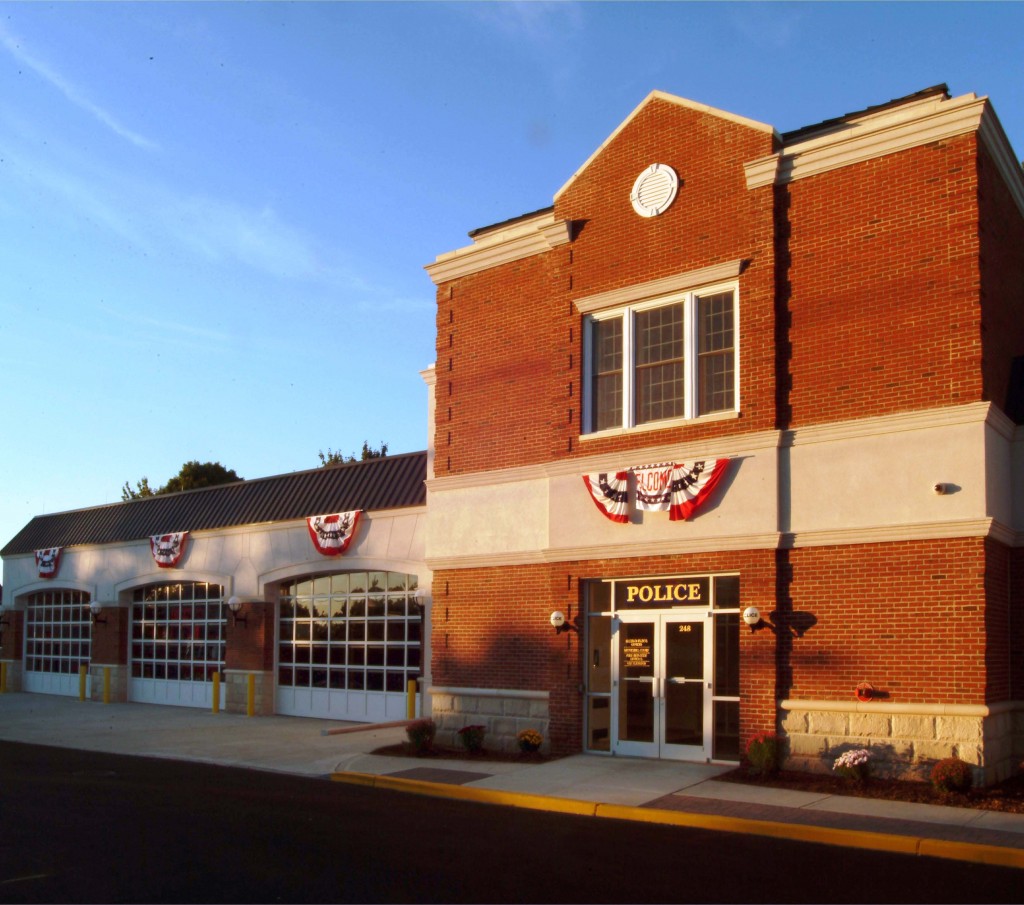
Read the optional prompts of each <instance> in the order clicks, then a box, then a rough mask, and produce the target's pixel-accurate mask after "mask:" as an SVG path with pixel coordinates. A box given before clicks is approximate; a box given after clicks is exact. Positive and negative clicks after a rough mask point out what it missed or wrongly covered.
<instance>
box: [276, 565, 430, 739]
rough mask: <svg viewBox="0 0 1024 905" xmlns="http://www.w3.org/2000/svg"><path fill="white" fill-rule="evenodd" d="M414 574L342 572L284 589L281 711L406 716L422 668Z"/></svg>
mask: <svg viewBox="0 0 1024 905" xmlns="http://www.w3.org/2000/svg"><path fill="white" fill-rule="evenodd" d="M416 587H417V579H416V576H415V575H405V574H402V573H400V572H340V573H336V574H334V575H317V576H308V577H304V578H300V579H293V580H290V581H287V582H284V583H282V585H281V586H280V588H279V599H280V616H279V619H278V648H277V650H278V654H277V656H278V664H277V712H278V713H285V714H291V715H301V716H317V717H326V718H330V719H339V720H366V721H380V720H394V719H402V718H403V717H405V716H406V707H407V698H406V687H407V685H406V683H407V682H408V681H409V680H410V679H415V678H416V677H417V676H418V675H419V674H420V659H421V633H422V627H421V618H420V609H419V607H418V606H417V604H416V600H415V592H416Z"/></svg>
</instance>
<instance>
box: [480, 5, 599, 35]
mask: <svg viewBox="0 0 1024 905" xmlns="http://www.w3.org/2000/svg"><path fill="white" fill-rule="evenodd" d="M466 8H467V9H469V10H470V11H471V12H472V13H473V15H475V16H476V17H477V18H478V19H479V20H480V21H482V22H484V23H485V24H488V25H490V26H491V27H493V28H496V29H497V30H498V31H501V32H503V33H505V34H506V35H508V36H509V37H514V38H519V39H522V38H525V39H527V40H530V41H533V42H535V43H545V42H549V41H555V40H558V41H564V40H565V31H566V29H567V28H570V29H575V28H578V27H580V26H581V25H582V23H583V13H582V9H581V7H580V4H578V3H569V2H567V3H562V2H554V3H544V2H535V0H518V2H512V3H473V4H470V5H469V6H468V7H466Z"/></svg>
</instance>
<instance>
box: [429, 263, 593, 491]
mask: <svg viewBox="0 0 1024 905" xmlns="http://www.w3.org/2000/svg"><path fill="white" fill-rule="evenodd" d="M568 258H569V251H568V249H566V248H564V247H563V248H559V249H556V250H554V251H552V252H550V253H548V254H545V255H535V256H533V257H530V258H526V259H523V260H521V261H515V262H513V263H510V264H505V265H503V266H501V267H496V268H493V269H491V270H488V271H486V272H483V273H478V274H472V275H470V276H467V277H463V278H462V279H460V280H456V281H453V282H452V283H449V284H445V285H444V286H441V287H440V288H439V289H438V292H437V297H438V312H437V384H436V388H435V394H436V395H435V400H436V406H437V408H436V413H435V435H434V442H435V447H434V448H435V451H436V459H435V464H434V467H435V471H436V474H437V476H438V477H444V476H446V475H451V474H460V473H464V472H473V471H480V470H483V469H488V468H504V467H512V466H518V465H527V464H532V463H536V462H543V461H547V460H549V459H551V458H554V457H556V456H557V455H559V454H560V453H561V452H562V450H559V449H555V448H553V443H555V442H556V441H555V436H556V435H557V433H558V430H559V429H560V430H561V432H562V433H564V432H565V421H566V417H567V415H566V411H565V410H564V409H565V406H564V404H563V403H564V401H565V399H566V385H567V383H568V382H570V381H571V380H572V376H571V372H570V365H571V363H570V362H569V360H568V356H569V355H571V354H572V352H571V351H570V350H569V349H568V348H567V347H566V345H565V337H566V335H567V334H568V331H569V330H570V328H571V319H570V317H569V312H568V307H567V302H566V300H565V298H564V283H565V279H566V276H565V265H566V263H567V261H568ZM577 355H578V353H577ZM556 425H557V428H556Z"/></svg>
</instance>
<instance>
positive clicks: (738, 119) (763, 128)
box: [555, 91, 779, 201]
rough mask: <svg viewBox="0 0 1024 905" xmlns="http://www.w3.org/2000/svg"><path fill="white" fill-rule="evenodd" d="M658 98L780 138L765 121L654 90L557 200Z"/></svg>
mask: <svg viewBox="0 0 1024 905" xmlns="http://www.w3.org/2000/svg"><path fill="white" fill-rule="evenodd" d="M656 100H658V101H665V102H666V103H669V104H675V105H676V106H677V107H685V108H687V109H688V110H696V111H697V112H699V113H706V114H708V115H709V116H717V117H718V118H719V119H724V120H728V121H729V122H731V123H736V124H737V125H740V126H746V127H747V128H748V129H755V130H757V131H758V132H767V133H768V134H769V135H772V136H774V137H775V138H776V139H778V137H779V134H778V132H776V131H775V128H774V126H769V125H767V124H765V123H759V122H757V121H756V120H753V119H747V118H746V117H745V116H738V115H737V114H735V113H729V112H728V111H727V110H719V109H717V108H716V107H709V106H708V105H707V104H699V103H697V102H696V101H691V100H687V99H686V98H685V97H677V96H676V95H674V94H668V93H667V92H665V91H652V92H651V93H650V94H648V95H647V97H645V98H644V99H643V100H642V101H641V102H640V103H639V104H638V105H637V107H636V109H635V110H633V112H632V113H630V114H629V116H627V117H626V118H625V119H624V120H623V121H622V122H621V123H619V125H618V126H617V127H616V129H615V131H614V132H612V134H611V135H609V136H608V137H607V138H606V139H605V140H604V141H603V142H601V144H600V146H599V147H598V148H597V150H595V151H594V153H593V154H591V155H590V156H589V157H588V158H587V159H586V161H584V163H583V165H582V166H581V167H579V168H578V169H577V170H576V172H575V173H573V174H572V176H570V177H569V181H568V182H566V183H565V185H563V186H562V187H561V188H560V189H559V190H558V191H557V192H555V200H556V201H557V200H558V198H559V196H561V195H562V194H563V193H564V192H565V191H566V189H568V188H569V186H570V185H572V184H573V183H574V182H575V181H576V179H577V178H578V177H579V176H580V174H581V173H582V172H583V171H584V170H585V169H586V168H587V167H589V166H590V164H591V163H593V162H594V159H595V158H596V157H597V156H598V155H599V154H600V153H601V152H602V151H603V150H604V149H605V148H607V147H608V145H610V144H611V143H612V142H613V141H614V140H615V137H616V136H617V135H618V134H619V133H620V132H621V131H622V130H623V129H625V128H626V126H628V125H629V124H630V123H631V122H632V121H633V119H635V118H636V116H637V115H638V114H639V113H640V111H641V110H643V109H644V107H646V106H647V105H648V104H650V103H652V102H653V101H656Z"/></svg>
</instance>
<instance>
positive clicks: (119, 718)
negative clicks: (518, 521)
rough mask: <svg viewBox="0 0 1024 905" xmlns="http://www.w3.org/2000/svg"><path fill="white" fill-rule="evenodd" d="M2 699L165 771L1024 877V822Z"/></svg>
mask: <svg viewBox="0 0 1024 905" xmlns="http://www.w3.org/2000/svg"><path fill="white" fill-rule="evenodd" d="M356 725H357V724H352V723H339V722H332V721H328V720H317V719H305V718H299V717H285V716H273V717H255V718H248V717H245V716H242V715H239V714H230V713H219V714H213V713H211V712H209V711H205V710H193V709H190V708H182V707H159V706H154V705H148V704H111V705H103V704H97V703H92V702H88V701H86V702H81V701H78V700H77V699H74V698H62V697H55V696H49V695H33V694H5V695H0V740H6V741H17V742H28V743H33V744H39V745H52V746H56V747H66V748H79V749H85V750H92V751H108V752H111V753H116V754H129V755H142V756H147V757H164V758H172V759H179V760H190V761H198V762H203V763H213V764H222V765H225V766H233V767H245V768H249V769H255V770H270V771H277V772H285V773H292V774H298V775H303V776H310V777H321V778H327V777H330V778H331V779H334V780H336V781H341V782H351V783H358V784H360V785H372V786H376V787H380V788H389V789H397V790H401V791H405V792H411V793H415V794H421V795H434V796H444V797H449V798H460V799H464V800H472V801H479V802H486V803H492V804H499V805H504V806H514V807H528V808H535V809H542V810H554V811H564V812H568V813H577V814H585V815H588V816H594V817H607V818H613V819H627V820H641V821H644V822H656V823H665V824H671V825H685V826H699V827H704V828H707V829H715V830H721V831H726V832H744V833H756V834H759V835H770V836H775V837H779V838H790V839H799V840H803V841H811V842H820V843H824V844H834V845H846V846H853V847H857V848H870V849H881V850H886V851H900V852H907V853H912V854H923V855H932V856H936V857H944V858H955V859H958V860H965V861H975V862H981V863H989V864H1001V865H1005V866H1012V867H1024V815H1020V814H1002V813H998V812H994V811H979V810H972V809H967V808H952V807H939V806H935V805H919V804H908V803H904V802H889V801H879V800H875V799H867V798H855V797H848V796H839V795H820V794H816V793H809V792H797V791H789V790H785V789H772V788H768V787H762V786H753V785H743V784H737V783H731V782H722V781H720V780H718V779H717V778H716V777H718V776H719V775H721V774H722V773H725V772H728V770H729V769H731V768H730V767H722V766H714V765H705V764H687V763H679V762H675V761H654V760H642V759H632V758H618V757H602V756H599V755H587V754H580V755H575V756H571V757H565V758H562V759H560V760H554V761H548V762H546V763H538V764H535V763H525V762H524V763H520V762H510V763H506V762H501V761H480V762H478V763H467V762H466V761H464V760H444V759H440V758H435V759H431V760H429V761H426V762H424V761H418V760H411V759H409V758H402V757H384V756H380V755H377V754H373V753H372V752H373V751H374V750H376V749H378V748H380V747H382V746H385V745H390V744H393V743H395V742H399V741H404V740H405V733H404V730H403V729H402V727H400V726H390V727H371V728H365V729H362V731H353V732H343V733H336V734H329V733H331V730H338V729H344V728H356Z"/></svg>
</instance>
